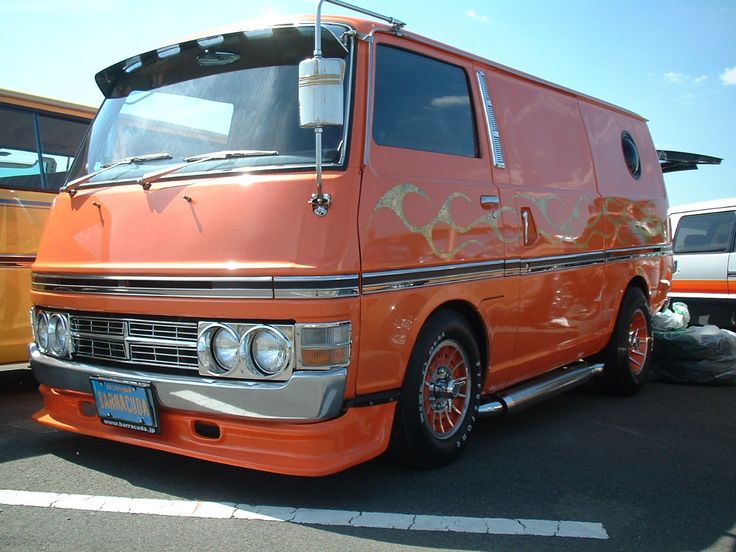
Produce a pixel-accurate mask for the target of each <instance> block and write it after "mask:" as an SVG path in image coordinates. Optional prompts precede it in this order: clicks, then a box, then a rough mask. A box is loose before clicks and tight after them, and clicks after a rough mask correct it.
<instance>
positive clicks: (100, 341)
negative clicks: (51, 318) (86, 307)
mask: <svg viewBox="0 0 736 552" xmlns="http://www.w3.org/2000/svg"><path fill="white" fill-rule="evenodd" d="M70 326H71V333H72V342H73V347H74V349H73V350H74V352H73V356H74V357H75V358H76V357H84V358H86V359H93V360H94V359H97V360H105V361H116V362H121V363H125V364H135V365H137V366H139V367H140V368H142V369H151V368H156V367H160V368H175V369H184V370H193V371H194V372H196V373H198V370H199V368H198V359H197V322H172V321H168V320H138V319H125V318H114V317H109V318H108V317H104V316H84V315H75V314H72V315H70Z"/></svg>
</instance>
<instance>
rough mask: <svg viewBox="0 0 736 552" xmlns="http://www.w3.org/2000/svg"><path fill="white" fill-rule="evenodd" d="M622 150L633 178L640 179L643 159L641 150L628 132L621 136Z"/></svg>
mask: <svg viewBox="0 0 736 552" xmlns="http://www.w3.org/2000/svg"><path fill="white" fill-rule="evenodd" d="M621 149H622V150H623V153H624V161H625V162H626V167H627V168H628V169H629V172H630V173H631V176H633V177H634V178H636V179H638V178H639V177H640V176H641V158H640V157H639V148H638V147H637V146H636V142H634V138H633V137H632V136H631V134H629V133H628V132H625V131H624V132H623V133H622V134H621Z"/></svg>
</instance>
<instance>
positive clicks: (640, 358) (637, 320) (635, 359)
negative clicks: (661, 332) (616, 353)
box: [628, 309, 652, 376]
mask: <svg viewBox="0 0 736 552" xmlns="http://www.w3.org/2000/svg"><path fill="white" fill-rule="evenodd" d="M651 340H652V338H651V336H650V335H649V324H648V323H647V318H646V315H645V314H644V312H643V311H642V310H641V309H637V310H636V311H635V312H634V315H633V316H632V318H631V324H630V325H629V347H628V356H629V369H630V370H631V373H632V374H634V375H635V376H638V375H639V374H641V372H642V370H643V369H644V366H645V364H646V360H647V356H648V355H649V348H650V342H651Z"/></svg>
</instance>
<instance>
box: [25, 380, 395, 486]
mask: <svg viewBox="0 0 736 552" xmlns="http://www.w3.org/2000/svg"><path fill="white" fill-rule="evenodd" d="M40 391H41V394H42V395H43V398H44V408H42V409H41V410H39V411H38V412H36V413H35V414H34V415H33V419H34V420H36V421H37V422H39V423H41V424H44V425H47V426H49V427H53V428H55V429H62V430H65V431H72V432H76V433H82V434H84V435H91V436H94V437H102V438H104V439H111V440H113V441H119V442H122V443H128V444H132V445H140V446H144V447H148V448H153V449H157V450H163V451H167V452H174V453H176V454H181V455H184V456H191V457H193V458H199V459H202V460H209V461H212V462H219V463H222V464H230V465H232V466H238V467H242V468H250V469H255V470H263V471H268V472H274V473H281V474H287V475H300V476H311V477H317V476H323V475H329V474H333V473H336V472H338V471H341V470H344V469H347V468H349V467H351V466H355V465H356V464H360V463H362V462H365V461H367V460H370V459H371V458H375V457H376V456H378V455H379V454H381V453H383V452H384V451H385V450H386V448H387V447H388V442H389V438H390V436H391V424H392V421H393V416H394V409H395V407H396V404H395V403H388V404H382V405H378V406H371V407H361V408H351V409H349V410H347V412H345V414H343V415H342V416H340V417H339V418H335V419H332V420H328V421H325V422H319V423H314V424H291V423H283V422H281V423H277V422H244V421H238V420H234V419H233V418H221V417H208V416H199V415H193V414H190V413H186V412H175V411H171V410H162V411H161V412H160V426H161V433H160V434H158V435H149V434H146V433H139V432H136V431H133V430H128V429H122V428H118V427H113V426H109V425H106V424H103V423H102V422H101V421H100V420H99V418H98V417H97V415H96V414H95V413H94V412H95V407H94V399H93V398H92V396H91V395H87V394H84V393H77V392H69V391H63V390H59V389H52V388H50V387H47V386H45V385H42V386H41V387H40ZM197 422H199V423H200V424H208V425H209V427H213V426H217V428H219V437H217V438H208V437H203V436H202V435H200V434H199V433H198V432H197V431H196V430H195V424H196V423H197Z"/></svg>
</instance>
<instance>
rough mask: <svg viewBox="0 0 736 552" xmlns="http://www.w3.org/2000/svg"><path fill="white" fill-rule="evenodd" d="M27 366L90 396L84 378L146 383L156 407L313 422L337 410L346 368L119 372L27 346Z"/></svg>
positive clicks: (41, 377)
mask: <svg viewBox="0 0 736 552" xmlns="http://www.w3.org/2000/svg"><path fill="white" fill-rule="evenodd" d="M30 353H31V369H32V370H33V375H34V377H35V378H36V379H37V380H38V382H39V383H42V384H44V385H47V386H49V387H54V388H58V389H67V390H70V391H79V392H81V393H87V394H90V395H91V394H92V389H91V386H90V382H89V379H90V377H92V376H94V377H103V378H113V379H115V378H117V379H124V380H133V381H140V382H145V383H152V384H153V385H154V387H155V389H156V398H157V400H158V402H159V404H160V405H161V407H162V408H170V409H174V410H182V411H185V412H198V413H202V414H209V415H220V416H235V417H237V418H243V419H262V420H280V421H291V422H315V421H320V420H325V419H329V418H334V417H336V416H338V415H339V414H340V412H341V410H342V403H343V398H344V396H345V385H346V381H347V369H345V368H339V369H336V370H329V371H324V372H316V371H315V372H298V373H295V374H294V375H293V376H292V377H291V379H290V380H289V381H286V382H273V381H240V380H219V379H214V378H192V377H185V376H173V375H165V374H156V373H151V372H145V371H142V370H127V369H126V370H119V369H116V368H110V367H107V366H102V365H95V364H90V363H86V362H85V363H79V362H73V361H69V360H61V359H56V358H51V357H48V356H45V355H42V354H41V353H39V351H38V348H37V347H36V346H35V345H31V346H30Z"/></svg>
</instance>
